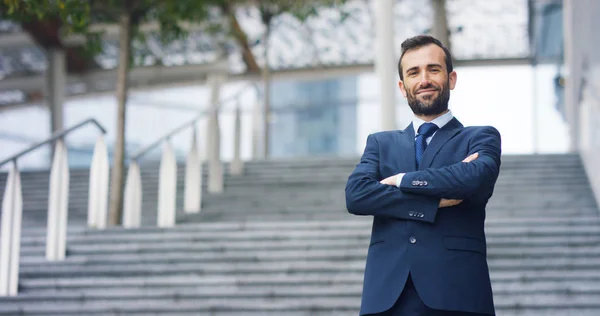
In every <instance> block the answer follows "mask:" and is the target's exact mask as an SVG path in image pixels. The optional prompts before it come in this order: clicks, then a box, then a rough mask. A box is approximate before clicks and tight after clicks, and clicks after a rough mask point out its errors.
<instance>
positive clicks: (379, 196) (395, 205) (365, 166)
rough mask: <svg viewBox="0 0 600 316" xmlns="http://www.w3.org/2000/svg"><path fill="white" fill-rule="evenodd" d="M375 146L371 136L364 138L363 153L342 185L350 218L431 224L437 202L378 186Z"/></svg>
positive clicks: (377, 158)
mask: <svg viewBox="0 0 600 316" xmlns="http://www.w3.org/2000/svg"><path fill="white" fill-rule="evenodd" d="M381 179H382V178H381V175H380V174H379V145H378V143H377V140H376V139H375V137H374V136H373V135H369V136H368V137H367V145H366V147H365V151H364V153H363V155H362V157H361V159H360V162H359V164H358V165H357V166H356V168H355V169H354V171H353V172H352V174H350V176H349V177H348V182H347V183H346V208H347V209H348V212H350V213H351V214H354V215H373V216H384V217H394V218H399V219H410V220H416V221H423V222H430V223H432V222H434V221H435V216H436V213H437V210H438V207H439V202H440V200H439V199H437V198H433V197H427V196H422V195H418V194H413V193H407V192H402V191H401V190H400V189H399V188H397V187H395V186H390V185H386V184H381V183H380V182H379V181H381Z"/></svg>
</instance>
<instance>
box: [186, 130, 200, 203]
mask: <svg viewBox="0 0 600 316" xmlns="http://www.w3.org/2000/svg"><path fill="white" fill-rule="evenodd" d="M197 133H198V130H197V129H196V125H194V128H193V129H192V144H191V146H190V152H189V153H188V156H187V158H186V163H185V180H184V181H185V183H184V188H183V190H184V194H183V196H184V197H183V199H184V200H183V210H184V212H186V213H198V212H200V208H201V207H202V161H201V160H200V155H199V153H198V141H197V137H196V134H197Z"/></svg>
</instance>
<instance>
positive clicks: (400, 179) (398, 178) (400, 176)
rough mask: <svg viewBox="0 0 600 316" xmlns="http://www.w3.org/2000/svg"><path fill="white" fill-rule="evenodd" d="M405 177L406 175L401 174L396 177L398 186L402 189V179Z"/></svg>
mask: <svg viewBox="0 0 600 316" xmlns="http://www.w3.org/2000/svg"><path fill="white" fill-rule="evenodd" d="M403 177H404V173H399V174H397V175H396V186H397V187H400V183H402V178H403Z"/></svg>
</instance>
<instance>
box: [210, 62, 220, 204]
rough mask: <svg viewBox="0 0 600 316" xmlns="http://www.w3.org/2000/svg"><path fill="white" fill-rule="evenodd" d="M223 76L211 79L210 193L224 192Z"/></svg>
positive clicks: (216, 75)
mask: <svg viewBox="0 0 600 316" xmlns="http://www.w3.org/2000/svg"><path fill="white" fill-rule="evenodd" d="M222 77H223V76H222V75H221V74H215V75H212V76H211V77H210V78H209V83H210V87H211V100H210V101H211V102H210V104H211V107H210V110H209V118H208V130H207V135H206V136H207V137H208V141H207V144H208V192H210V193H221V192H223V166H222V165H221V133H220V128H219V105H218V104H219V94H220V90H221V83H222V82H223V78H222Z"/></svg>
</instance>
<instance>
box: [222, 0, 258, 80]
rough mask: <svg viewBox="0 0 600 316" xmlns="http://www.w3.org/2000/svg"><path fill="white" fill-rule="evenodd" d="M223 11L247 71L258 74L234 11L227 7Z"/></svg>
mask: <svg viewBox="0 0 600 316" xmlns="http://www.w3.org/2000/svg"><path fill="white" fill-rule="evenodd" d="M223 9H224V10H225V11H226V13H227V15H228V16H229V25H230V27H231V31H232V32H233V37H234V38H235V40H236V42H237V43H238V45H240V48H241V49H242V59H243V60H244V63H245V64H246V68H247V71H248V72H254V73H258V72H259V71H260V67H259V66H258V63H257V62H256V58H254V54H253V53H252V50H251V49H250V44H248V36H247V35H246V32H244V30H242V27H241V26H240V23H239V22H238V20H237V17H236V16H235V11H234V10H233V8H232V7H231V6H228V5H227V6H226V7H224V8H223Z"/></svg>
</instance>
